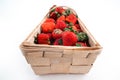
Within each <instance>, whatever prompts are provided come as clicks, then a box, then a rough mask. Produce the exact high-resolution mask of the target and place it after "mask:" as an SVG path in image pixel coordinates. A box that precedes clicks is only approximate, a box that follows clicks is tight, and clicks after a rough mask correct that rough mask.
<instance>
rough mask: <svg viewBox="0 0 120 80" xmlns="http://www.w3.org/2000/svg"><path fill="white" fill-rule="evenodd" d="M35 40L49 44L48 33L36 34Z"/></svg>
mask: <svg viewBox="0 0 120 80" xmlns="http://www.w3.org/2000/svg"><path fill="white" fill-rule="evenodd" d="M37 41H38V44H50V39H49V35H48V34H45V33H41V34H38V36H37Z"/></svg>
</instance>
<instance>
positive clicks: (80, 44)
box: [76, 42, 87, 47]
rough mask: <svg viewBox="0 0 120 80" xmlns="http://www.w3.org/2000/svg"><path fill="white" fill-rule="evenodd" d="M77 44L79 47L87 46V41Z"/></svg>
mask: <svg viewBox="0 0 120 80" xmlns="http://www.w3.org/2000/svg"><path fill="white" fill-rule="evenodd" d="M76 46H78V47H80V46H81V47H87V44H86V43H85V42H77V43H76Z"/></svg>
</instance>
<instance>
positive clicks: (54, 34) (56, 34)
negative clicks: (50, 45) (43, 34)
mask: <svg viewBox="0 0 120 80" xmlns="http://www.w3.org/2000/svg"><path fill="white" fill-rule="evenodd" d="M62 32H63V31H62V30H61V29H54V31H53V32H52V37H53V38H54V39H58V38H61V37H62Z"/></svg>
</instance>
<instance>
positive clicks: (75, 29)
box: [34, 7, 89, 47]
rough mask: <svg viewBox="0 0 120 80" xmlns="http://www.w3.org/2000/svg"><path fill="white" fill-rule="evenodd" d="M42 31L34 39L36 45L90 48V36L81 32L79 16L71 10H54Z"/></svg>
mask: <svg viewBox="0 0 120 80" xmlns="http://www.w3.org/2000/svg"><path fill="white" fill-rule="evenodd" d="M40 30H41V33H38V34H37V36H36V37H35V39H34V43H36V44H48V45H64V46H84V47H85V46H89V44H88V36H87V34H86V33H85V32H83V31H82V30H81V28H80V25H79V22H78V16H77V15H75V14H74V13H73V12H72V11H71V10H70V9H64V8H63V7H55V8H52V9H51V11H50V12H49V16H48V17H47V18H46V20H45V21H44V22H43V23H42V25H41V29H40Z"/></svg>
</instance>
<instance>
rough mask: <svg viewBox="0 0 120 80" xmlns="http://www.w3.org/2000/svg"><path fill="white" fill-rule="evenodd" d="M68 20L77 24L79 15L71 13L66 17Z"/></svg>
mask: <svg viewBox="0 0 120 80" xmlns="http://www.w3.org/2000/svg"><path fill="white" fill-rule="evenodd" d="M66 21H68V22H71V23H73V24H75V23H76V21H77V17H76V16H75V15H74V14H70V15H69V16H67V17H66Z"/></svg>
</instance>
